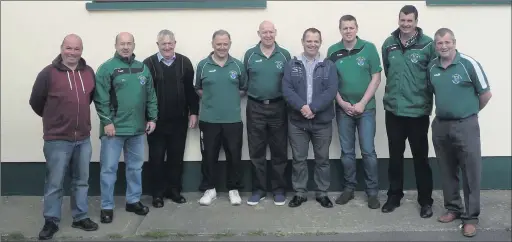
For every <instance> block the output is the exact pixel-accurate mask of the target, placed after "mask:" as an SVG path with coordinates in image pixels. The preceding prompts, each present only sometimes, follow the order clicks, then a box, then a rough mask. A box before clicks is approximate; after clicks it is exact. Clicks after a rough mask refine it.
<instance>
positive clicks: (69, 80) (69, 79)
mask: <svg viewBox="0 0 512 242" xmlns="http://www.w3.org/2000/svg"><path fill="white" fill-rule="evenodd" d="M66 73H67V74H68V82H69V88H70V89H71V90H73V87H72V86H71V78H69V71H66Z"/></svg>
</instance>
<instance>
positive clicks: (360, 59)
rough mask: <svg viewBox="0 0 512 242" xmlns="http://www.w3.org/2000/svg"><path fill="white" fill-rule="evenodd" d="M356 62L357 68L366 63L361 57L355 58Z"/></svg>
mask: <svg viewBox="0 0 512 242" xmlns="http://www.w3.org/2000/svg"><path fill="white" fill-rule="evenodd" d="M356 60H357V64H358V65H359V66H364V62H365V61H366V59H365V58H364V57H362V56H359V57H357V59H356Z"/></svg>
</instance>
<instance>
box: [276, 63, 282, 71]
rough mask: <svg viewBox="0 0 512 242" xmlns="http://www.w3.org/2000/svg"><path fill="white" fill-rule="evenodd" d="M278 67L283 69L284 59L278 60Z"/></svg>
mask: <svg viewBox="0 0 512 242" xmlns="http://www.w3.org/2000/svg"><path fill="white" fill-rule="evenodd" d="M276 67H277V69H279V70H281V69H283V62H282V61H276Z"/></svg>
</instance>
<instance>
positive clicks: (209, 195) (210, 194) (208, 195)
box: [199, 188, 217, 206]
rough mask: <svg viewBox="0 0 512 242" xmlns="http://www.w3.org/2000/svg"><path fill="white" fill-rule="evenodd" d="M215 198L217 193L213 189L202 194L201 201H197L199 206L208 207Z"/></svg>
mask: <svg viewBox="0 0 512 242" xmlns="http://www.w3.org/2000/svg"><path fill="white" fill-rule="evenodd" d="M216 198H217V191H216V190H215V188H212V189H208V190H206V191H205V192H204V195H203V197H201V199H199V204H201V205H203V206H208V205H210V204H212V201H213V200H215V199H216Z"/></svg>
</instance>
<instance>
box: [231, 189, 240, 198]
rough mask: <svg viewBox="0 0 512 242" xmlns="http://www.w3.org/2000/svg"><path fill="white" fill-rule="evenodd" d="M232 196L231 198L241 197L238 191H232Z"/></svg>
mask: <svg viewBox="0 0 512 242" xmlns="http://www.w3.org/2000/svg"><path fill="white" fill-rule="evenodd" d="M230 195H231V196H237V197H239V196H240V195H239V194H238V191H237V190H232V191H230Z"/></svg>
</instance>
